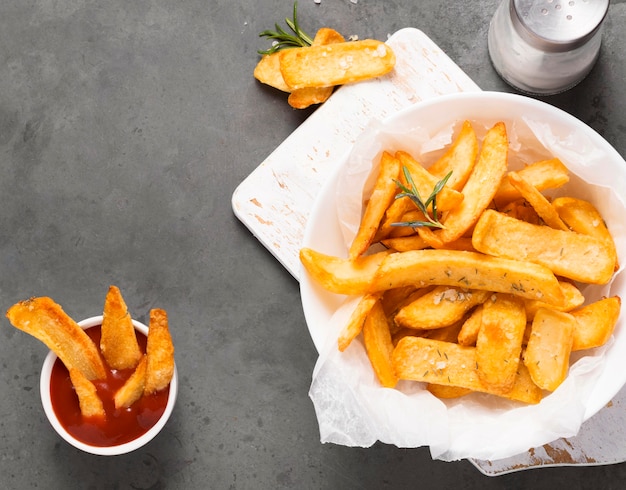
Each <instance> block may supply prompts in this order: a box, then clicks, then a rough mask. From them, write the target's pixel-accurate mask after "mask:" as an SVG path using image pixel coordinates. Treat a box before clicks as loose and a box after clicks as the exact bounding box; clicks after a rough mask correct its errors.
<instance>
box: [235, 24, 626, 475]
mask: <svg viewBox="0 0 626 490" xmlns="http://www.w3.org/2000/svg"><path fill="white" fill-rule="evenodd" d="M387 43H388V44H389V45H390V46H391V47H392V48H393V50H394V52H395V54H396V67H395V69H394V71H393V72H392V73H390V74H389V75H387V76H385V77H381V78H379V79H375V80H371V81H368V82H362V83H358V84H353V85H346V86H343V87H341V88H340V89H338V90H337V91H335V93H334V94H333V95H332V96H331V98H330V99H329V100H328V101H327V102H326V103H324V104H323V105H322V106H320V107H319V108H318V109H317V110H316V111H315V112H314V113H313V114H312V115H311V116H310V117H309V118H308V119H307V120H306V121H305V122H304V123H302V124H301V125H300V126H299V127H298V128H297V129H296V130H295V131H294V132H293V133H292V134H291V135H290V136H289V137H288V138H287V139H286V140H285V141H284V142H283V143H282V144H281V145H280V146H279V147H278V148H276V150H274V151H273V152H272V153H271V154H270V155H269V156H268V157H267V158H266V159H265V161H263V162H262V163H261V164H260V165H259V166H258V167H257V168H256V169H255V170H254V171H253V172H252V173H251V174H250V175H249V176H248V177H247V178H246V179H245V180H244V181H243V182H242V183H241V184H240V185H239V186H238V187H237V189H236V190H235V192H234V193H233V196H232V206H233V211H234V213H235V215H236V216H237V217H238V218H239V219H240V220H241V221H242V222H243V223H244V224H245V225H246V227H247V228H248V229H249V230H250V231H251V232H252V234H253V235H254V236H255V237H256V238H257V239H258V240H259V241H260V242H261V243H262V244H263V245H264V246H265V247H266V248H267V249H268V250H269V251H270V252H271V253H272V254H273V255H274V256H275V257H276V259H277V260H278V261H279V262H280V263H281V264H282V265H283V266H284V267H285V268H286V269H287V270H288V271H289V272H290V273H291V274H292V275H293V276H294V277H295V278H296V279H298V274H299V272H300V261H299V258H298V255H299V250H300V244H301V242H302V238H303V235H304V230H305V227H306V222H307V219H308V216H309V212H310V210H311V208H312V207H313V203H314V202H315V199H316V197H317V194H318V192H319V191H320V189H321V187H322V185H323V184H324V182H325V181H326V179H327V177H328V176H329V175H330V172H331V171H332V169H333V167H334V165H335V163H336V162H340V161H342V156H343V155H345V154H346V153H347V152H348V151H349V150H350V148H351V147H352V145H353V143H354V141H355V139H356V137H357V136H358V135H359V134H360V133H361V132H362V131H363V129H364V128H365V126H366V125H367V124H368V122H369V121H370V120H371V119H373V118H376V119H380V120H382V119H385V118H387V117H388V116H390V115H392V114H394V113H395V112H397V111H399V110H400V109H403V108H405V107H407V106H409V105H411V104H415V103H416V102H420V101H422V100H425V99H428V98H431V97H437V96H439V95H444V94H449V93H455V92H461V91H472V90H474V91H477V90H480V88H479V87H478V86H477V85H476V84H475V83H474V82H473V81H472V80H471V79H470V78H469V77H468V76H467V75H466V74H465V73H464V72H463V71H462V70H461V69H460V68H459V67H458V66H457V65H456V64H455V63H454V62H453V61H452V60H451V59H450V58H449V57H448V56H447V55H446V54H445V53H444V52H443V51H441V49H439V48H438V47H437V45H436V44H435V43H433V41H432V40H431V39H430V38H428V37H427V36H426V35H425V34H424V33H423V32H421V31H419V30H417V29H413V28H406V29H402V30H400V31H398V32H396V33H395V34H393V35H392V36H391V37H390V38H389V39H388V41H387ZM285 110H291V109H290V108H289V106H288V105H287V100H286V97H285ZM623 404H625V405H626V389H623V390H622V391H621V392H620V393H618V395H617V396H616V397H615V399H614V400H613V401H612V402H611V404H609V406H607V407H605V408H604V409H602V410H601V411H600V412H599V413H598V414H596V415H595V416H594V417H592V418H591V419H589V420H588V421H587V422H585V424H583V426H582V429H581V431H580V433H579V434H578V435H577V436H576V437H572V438H568V439H559V440H557V441H554V442H552V443H551V444H548V445H545V446H543V447H541V448H535V449H532V450H530V451H527V452H526V453H523V454H520V455H518V456H514V457H511V458H507V459H503V460H498V461H482V460H471V462H472V463H473V464H474V465H475V466H476V467H477V468H478V469H479V470H480V471H481V472H482V473H484V474H485V475H488V476H496V475H500V474H504V473H510V472H513V471H519V470H524V469H529V468H538V467H547V466H566V465H602V464H612V463H618V462H623V461H626V430H624V429H625V428H626V411H624V410H621V407H622V405H623Z"/></svg>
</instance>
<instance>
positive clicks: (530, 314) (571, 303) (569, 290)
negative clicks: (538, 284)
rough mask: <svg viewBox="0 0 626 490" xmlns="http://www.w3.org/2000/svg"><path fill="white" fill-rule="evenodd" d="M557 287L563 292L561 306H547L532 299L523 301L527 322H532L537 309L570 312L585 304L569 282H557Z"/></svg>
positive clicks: (575, 288) (581, 296) (576, 289)
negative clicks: (563, 299)
mask: <svg viewBox="0 0 626 490" xmlns="http://www.w3.org/2000/svg"><path fill="white" fill-rule="evenodd" d="M559 286H561V291H563V297H564V298H565V301H564V302H563V304H561V305H548V304H546V303H544V302H543V301H539V300H532V299H527V300H525V301H524V308H525V310H526V320H527V321H532V319H533V318H535V313H537V310H538V309H539V308H551V309H553V310H558V311H565V312H570V311H572V310H574V309H575V308H578V307H579V306H581V305H582V304H583V303H584V302H585V297H584V296H583V293H581V292H580V289H578V288H577V287H576V286H575V285H574V284H572V283H571V282H567V281H559Z"/></svg>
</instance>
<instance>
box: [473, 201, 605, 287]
mask: <svg viewBox="0 0 626 490" xmlns="http://www.w3.org/2000/svg"><path fill="white" fill-rule="evenodd" d="M472 245H474V248H475V249H476V250H479V251H480V252H483V253H485V254H489V255H493V256H497V257H503V258H510V259H512V258H519V257H522V258H524V259H525V260H529V261H531V262H534V263H537V264H541V265H544V266H545V267H548V268H549V269H550V270H552V271H553V272H554V273H555V274H557V275H560V276H563V277H566V278H568V279H572V280H574V281H581V282H585V283H590V284H606V283H607V282H608V281H609V280H610V279H611V277H612V276H613V272H614V270H615V261H614V260H615V257H614V255H613V253H612V250H611V248H610V246H609V245H608V244H607V242H606V240H602V239H599V238H596V237H593V236H589V235H583V234H580V233H575V232H572V231H562V230H555V229H553V228H550V227H548V226H540V225H533V224H530V223H526V222H524V221H520V220H517V219H515V218H511V217H509V216H506V215H504V214H502V213H498V212H497V211H493V210H487V211H485V212H484V213H483V214H482V216H481V217H480V219H479V220H478V223H477V224H476V227H475V229H474V233H473V235H472ZM536 299H537V298H536ZM538 299H541V298H538Z"/></svg>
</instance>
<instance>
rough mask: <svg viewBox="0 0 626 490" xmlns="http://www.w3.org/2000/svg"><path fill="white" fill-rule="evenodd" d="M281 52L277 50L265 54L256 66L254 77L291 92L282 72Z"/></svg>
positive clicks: (266, 83)
mask: <svg viewBox="0 0 626 490" xmlns="http://www.w3.org/2000/svg"><path fill="white" fill-rule="evenodd" d="M279 54H280V53H279V52H277V53H272V54H266V55H263V56H262V57H261V59H260V60H259V62H258V63H257V65H256V66H255V67H254V78H256V79H257V80H258V81H259V82H261V83H264V84H265V85H269V86H270V87H274V88H275V89H278V90H280V91H282V92H291V89H290V88H289V87H288V86H287V84H286V83H285V80H283V75H282V73H281V72H280V58H279Z"/></svg>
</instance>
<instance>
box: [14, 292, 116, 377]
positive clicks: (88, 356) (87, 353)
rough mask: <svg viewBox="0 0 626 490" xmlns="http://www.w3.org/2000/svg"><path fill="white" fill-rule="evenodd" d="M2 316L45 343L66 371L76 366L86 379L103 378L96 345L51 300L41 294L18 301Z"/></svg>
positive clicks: (104, 372)
mask: <svg viewBox="0 0 626 490" xmlns="http://www.w3.org/2000/svg"><path fill="white" fill-rule="evenodd" d="M6 316H7V318H8V319H9V321H10V322H11V324H12V325H13V326H14V327H15V328H17V329H19V330H22V331H24V332H26V333H28V334H30V335H32V336H33V337H35V338H36V339H39V340H40V341H41V342H43V343H44V344H46V346H48V348H49V349H50V350H51V351H53V352H54V353H55V354H56V355H57V357H58V358H59V359H61V361H62V362H63V364H65V367H66V368H67V369H68V370H70V369H77V370H79V371H80V372H81V373H82V374H83V376H84V377H85V378H87V379H88V380H94V379H103V378H106V368H105V366H104V363H103V362H102V358H101V357H100V352H98V347H97V346H96V345H95V344H94V343H93V341H92V340H91V339H90V338H89V336H88V335H87V334H86V333H85V331H84V330H83V329H81V328H80V327H79V326H78V324H77V323H76V322H75V321H74V320H72V319H71V318H70V317H69V316H68V315H67V314H66V313H65V312H64V311H63V309H62V308H61V306H60V305H58V304H57V303H55V302H54V301H53V300H52V299H50V298H48V297H45V296H44V297H39V298H31V299H29V300H26V301H20V302H19V303H16V304H14V305H13V306H11V308H9V310H8V311H7V314H6Z"/></svg>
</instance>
